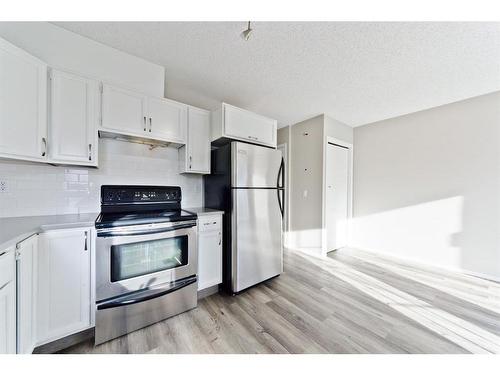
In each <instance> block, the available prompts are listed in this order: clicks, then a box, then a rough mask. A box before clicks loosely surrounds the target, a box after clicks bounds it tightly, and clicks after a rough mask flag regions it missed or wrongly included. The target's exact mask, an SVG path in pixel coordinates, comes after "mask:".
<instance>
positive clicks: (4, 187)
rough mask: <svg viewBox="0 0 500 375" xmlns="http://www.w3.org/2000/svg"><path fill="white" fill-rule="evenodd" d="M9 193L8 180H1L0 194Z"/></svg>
mask: <svg viewBox="0 0 500 375" xmlns="http://www.w3.org/2000/svg"><path fill="white" fill-rule="evenodd" d="M8 191H9V185H8V184H7V181H6V180H0V193H7V192H8Z"/></svg>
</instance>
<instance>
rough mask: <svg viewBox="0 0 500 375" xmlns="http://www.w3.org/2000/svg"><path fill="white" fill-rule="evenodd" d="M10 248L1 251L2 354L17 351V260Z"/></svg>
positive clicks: (0, 309)
mask: <svg viewBox="0 0 500 375" xmlns="http://www.w3.org/2000/svg"><path fill="white" fill-rule="evenodd" d="M9 250H10V251H9ZM9 250H7V251H0V354H15V353H16V260H15V255H14V253H15V252H14V250H13V249H9Z"/></svg>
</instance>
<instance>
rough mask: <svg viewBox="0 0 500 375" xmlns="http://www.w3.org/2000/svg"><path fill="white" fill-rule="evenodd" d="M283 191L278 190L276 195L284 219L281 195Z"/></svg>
mask: <svg viewBox="0 0 500 375" xmlns="http://www.w3.org/2000/svg"><path fill="white" fill-rule="evenodd" d="M283 191H284V190H283V189H276V194H277V195H278V205H279V207H280V212H281V217H282V218H283V215H284V213H283V202H282V200H281V193H282V192H283Z"/></svg>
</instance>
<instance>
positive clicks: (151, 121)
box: [149, 117, 153, 133]
mask: <svg viewBox="0 0 500 375" xmlns="http://www.w3.org/2000/svg"><path fill="white" fill-rule="evenodd" d="M152 127H153V119H152V118H151V117H150V118H149V132H150V133H151V128H152Z"/></svg>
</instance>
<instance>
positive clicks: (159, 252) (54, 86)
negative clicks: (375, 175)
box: [1, 24, 284, 353]
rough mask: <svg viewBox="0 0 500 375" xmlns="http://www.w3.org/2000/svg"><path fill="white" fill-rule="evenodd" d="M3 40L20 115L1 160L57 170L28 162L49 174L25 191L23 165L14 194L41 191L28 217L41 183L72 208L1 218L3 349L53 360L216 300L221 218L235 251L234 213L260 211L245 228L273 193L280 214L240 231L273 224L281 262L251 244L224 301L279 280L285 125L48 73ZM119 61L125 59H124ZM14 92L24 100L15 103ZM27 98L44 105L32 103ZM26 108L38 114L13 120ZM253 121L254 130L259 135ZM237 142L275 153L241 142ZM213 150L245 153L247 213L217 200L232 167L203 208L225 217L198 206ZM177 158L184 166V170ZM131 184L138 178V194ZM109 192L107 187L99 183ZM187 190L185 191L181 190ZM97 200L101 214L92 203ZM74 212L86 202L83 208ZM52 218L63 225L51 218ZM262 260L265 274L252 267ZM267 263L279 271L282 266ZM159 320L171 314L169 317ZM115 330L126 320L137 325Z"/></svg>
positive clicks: (43, 29) (241, 163)
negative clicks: (51, 355) (280, 135)
mask: <svg viewBox="0 0 500 375" xmlns="http://www.w3.org/2000/svg"><path fill="white" fill-rule="evenodd" d="M9 26H10V25H9ZM19 27H21V28H23V30H26V31H27V33H29V34H30V35H29V37H30V38H33V35H34V34H35V30H30V28H35V29H37V28H38V30H36V36H37V38H39V37H41V36H42V35H43V33H47V34H50V33H55V34H57V36H58V37H59V38H60V39H61V40H62V39H63V38H73V39H76V40H78V39H83V38H81V37H78V36H76V35H74V34H72V33H70V32H68V31H65V30H63V29H60V28H58V27H57V26H54V25H50V24H45V25H43V24H33V25H30V26H27V27H26V26H25V25H20V26H19ZM7 28H8V27H7ZM10 29H12V27H10ZM16 31H17V30H13V32H16ZM30 32H31V33H30ZM51 36H52V35H51ZM46 37H49V35H47V36H46ZM27 39H28V38H27ZM28 42H31V39H29V40H28ZM72 42H73V43H74V41H73V40H72ZM80 42H81V43H82V45H83V43H87V44H89V47H88V49H91V48H94V49H96V50H97V49H104V48H106V49H107V52H108V53H109V54H115V55H122V54H121V53H119V52H118V51H115V50H112V49H110V48H107V47H104V46H101V45H97V43H93V42H91V41H90V40H85V41H80ZM1 43H2V46H1V47H2V48H1V49H2V52H3V55H2V61H4V65H3V66H2V67H3V72H4V74H5V76H6V77H8V78H9V80H10V81H7V84H6V85H5V86H3V87H4V88H5V90H6V91H8V92H9V93H8V95H5V97H8V102H7V105H6V107H7V108H9V113H4V116H6V117H5V118H4V119H5V120H4V121H2V122H3V123H12V122H13V121H18V125H16V126H13V128H14V129H15V130H14V131H12V132H8V131H5V132H4V137H5V138H4V137H3V139H4V140H5V141H6V142H5V143H4V144H5V146H4V147H3V148H2V155H3V156H4V157H7V158H11V159H15V160H27V161H35V162H40V163H44V164H45V165H48V166H47V167H43V166H42V168H44V170H42V171H40V170H39V169H36V168H39V166H38V165H33V166H31V165H29V166H28V165H26V167H27V168H32V171H33V173H34V174H40V180H39V181H37V180H36V178H33V179H32V181H26V182H24V181H23V180H17V181H15V179H16V178H15V177H17V176H19V169H23V168H24V167H25V165H24V164H20V165H19V164H15V165H16V167H15V169H16V171H15V173H14V174H13V177H14V179H13V180H10V179H9V180H8V181H6V184H5V189H12V190H15V189H16V188H17V189H19V190H24V189H27V191H26V192H25V194H27V195H31V194H33V193H34V192H33V191H31V189H30V187H29V185H30V184H33V189H34V190H35V191H36V193H34V196H31V197H23V198H21V199H23V200H25V199H27V201H28V202H31V203H30V205H29V206H28V207H29V208H27V210H32V205H33V199H35V200H36V201H38V200H39V199H40V192H39V189H40V185H43V186H44V187H43V188H42V190H45V193H52V194H54V191H52V190H49V189H57V190H56V194H55V195H56V197H51V198H52V199H53V198H55V199H59V200H61V201H62V202H61V204H62V205H63V208H62V209H61V211H60V210H59V208H58V206H57V203H56V206H55V207H50V208H48V209H47V208H46V207H43V206H44V204H41V205H39V209H40V211H39V213H40V214H41V216H35V217H33V216H28V217H26V216H23V214H22V213H20V212H16V214H15V216H21V217H19V218H6V219H3V221H4V222H3V223H2V224H3V225H2V236H3V237H2V247H1V248H2V258H3V259H2V267H4V269H5V270H6V272H5V276H7V278H9V279H6V280H2V285H3V286H5V290H4V291H3V292H4V293H9V294H10V295H7V296H6V297H5V299H6V302H5V303H6V305H7V309H8V311H9V314H10V315H9V316H7V317H6V319H5V320H4V321H3V323H2V324H3V326H4V327H5V337H4V338H3V339H2V343H4V345H5V346H4V347H3V350H2V351H3V352H10V353H12V352H17V353H32V352H33V351H34V350H35V348H38V351H40V352H44V351H45V350H47V349H44V345H47V344H50V345H49V348H50V349H49V350H54V349H53V348H54V347H57V346H56V344H55V343H56V342H57V341H58V340H61V339H65V338H66V340H65V341H64V340H63V342H67V337H68V336H71V335H75V334H78V333H82V331H86V330H89V329H90V330H91V331H92V328H93V327H94V326H95V327H96V328H95V344H100V343H102V342H105V341H109V340H111V339H113V338H116V337H119V336H122V335H124V334H126V333H128V332H131V331H134V330H137V329H139V328H142V327H145V326H148V325H151V324H153V323H156V322H158V321H159V320H163V319H165V318H167V317H170V316H172V315H176V314H179V313H181V312H183V311H186V310H189V309H192V308H195V307H196V305H197V294H198V293H200V295H202V296H207V295H210V294H213V293H216V292H217V291H218V286H219V284H221V285H223V283H222V281H223V267H222V263H223V254H222V253H223V251H222V248H223V245H222V242H223V216H222V215H223V213H224V211H226V212H225V214H226V215H227V216H229V219H226V220H225V221H224V229H225V230H224V243H229V242H230V241H231V240H230V238H231V237H230V236H231V219H230V217H231V212H230V210H229V207H232V206H234V207H235V208H236V207H237V206H239V205H241V206H242V209H245V206H246V205H247V204H248V203H247V202H248V201H251V202H256V203H254V204H255V207H254V208H253V211H252V212H250V213H248V214H246V215H245V216H241V218H240V216H237V217H236V218H237V219H238V220H247V218H248V216H249V215H255V214H256V213H258V203H257V202H259V201H260V200H261V199H262V198H263V197H264V198H265V199H269V203H273V204H274V208H275V210H274V211H273V212H274V216H273V217H272V219H269V220H265V221H262V215H260V216H261V217H260V221H259V222H256V223H254V224H253V225H245V224H243V223H240V224H239V225H238V226H237V227H235V229H233V238H234V239H235V240H237V239H238V238H239V237H240V238H245V237H248V236H249V235H251V233H252V232H253V233H255V232H258V233H263V234H265V230H266V227H267V226H269V225H271V226H274V228H272V230H268V232H269V238H268V239H266V238H261V239H260V241H261V246H263V248H266V249H268V250H269V249H273V250H272V251H271V254H272V257H271V258H266V257H265V255H266V253H268V252H269V251H268V252H266V253H264V254H262V255H264V257H263V258H262V259H261V257H262V256H261V255H259V254H253V252H252V250H251V249H248V248H246V246H245V245H244V243H240V244H239V245H238V246H239V247H240V248H241V249H242V250H241V251H240V253H239V256H241V257H243V258H242V260H241V261H239V263H238V271H236V270H234V271H233V273H234V274H235V275H236V274H238V277H236V276H235V277H233V279H234V282H235V283H236V282H238V286H236V284H235V285H234V287H231V285H230V283H231V273H230V272H229V271H227V275H226V274H225V275H224V276H225V278H226V279H228V280H227V281H226V282H225V283H224V285H226V284H227V283H229V284H228V285H226V292H228V293H233V292H234V293H237V292H240V291H241V290H243V289H247V288H249V287H250V286H252V285H254V284H257V283H259V282H261V281H264V280H266V279H269V278H271V277H274V276H277V275H279V273H281V270H282V260H281V259H282V243H281V237H282V228H281V222H282V211H283V207H282V206H283V204H284V202H283V201H282V199H283V191H282V189H283V184H284V181H283V174H282V168H283V164H282V158H281V153H280V152H279V151H273V150H272V149H273V148H275V147H276V140H277V137H276V135H277V123H276V121H275V120H271V119H268V118H266V117H264V116H260V115H257V114H254V113H252V112H250V111H246V110H243V109H241V108H238V107H234V106H231V105H229V104H226V103H221V105H220V109H219V110H217V111H213V113H212V114H211V113H210V111H207V110H204V109H201V108H196V107H193V106H190V105H187V104H184V103H180V102H176V101H173V100H169V99H165V98H159V97H154V96H146V95H144V94H142V93H140V92H139V91H133V90H129V89H125V88H123V87H120V86H117V85H112V84H108V83H107V82H105V81H100V80H96V79H89V78H88V77H83V76H81V75H77V74H73V73H70V72H68V71H67V70H61V69H58V68H55V67H53V66H49V65H48V64H47V63H46V62H45V61H42V60H39V59H37V58H35V57H34V56H32V55H30V54H28V53H27V52H26V51H24V50H22V49H20V48H18V47H16V46H15V45H13V44H11V43H9V42H7V41H6V40H2V41H1ZM20 44H22V43H20ZM90 52H93V51H90ZM118 57H120V58H122V57H123V56H113V58H118ZM127 58H129V59H130V60H131V62H132V63H135V64H138V63H142V64H143V65H151V64H149V63H146V62H143V61H138V60H139V59H136V58H133V57H132V56H127ZM23 64H24V65H23ZM55 64H56V63H54V65H55ZM60 64H61V62H57V65H58V66H60ZM71 68H73V67H71ZM147 68H150V66H147ZM154 68H155V69H157V70H160V67H154ZM113 69H114V67H113ZM150 70H151V69H150ZM125 73H127V74H128V71H125ZM140 73H142V72H141V71H139V70H138V73H137V74H140ZM155 73H156V72H155ZM155 78H156V77H155ZM23 85H24V86H23ZM162 85H163V80H158V82H157V81H154V82H153V80H151V87H154V88H155V89H156V88H157V87H156V86H162ZM15 86H17V88H18V90H19V91H18V92H19V93H20V94H23V97H22V98H19V97H15V96H14V95H12V92H13V88H14V87H15ZM161 88H162V87H160V89H161ZM27 92H33V93H34V94H35V95H31V96H30V97H26V96H25V94H26V93H27ZM46 92H47V94H46ZM5 94H7V92H5ZM21 107H24V108H23V109H21ZM14 108H19V111H23V112H25V114H26V116H31V117H28V118H17V117H16V116H12V114H11V113H12V112H11V111H12V110H13V109H14ZM45 115H47V116H46V117H47V119H48V120H45ZM217 116H218V118H217ZM211 117H212V120H211ZM249 124H254V125H256V126H255V127H252V128H250V127H249V126H248V125H249ZM249 131H250V132H249ZM238 140H239V141H241V140H242V141H244V142H249V141H250V142H252V143H253V144H256V145H260V146H265V147H269V148H264V147H258V146H251V145H250V144H247V143H245V144H242V143H236V142H234V141H238ZM211 143H212V144H213V145H218V146H221V147H220V148H219V150H223V149H224V150H228V151H231V150H230V149H231V148H234V151H233V152H234V154H235V155H238V154H239V153H245V157H244V158H239V159H242V160H239V159H238V160H237V161H235V162H234V163H235V164H234V166H233V168H234V169H233V170H234V172H233V175H234V178H236V179H238V181H239V182H238V183H236V184H234V183H233V185H235V188H236V189H238V188H239V187H241V188H242V190H241V193H242V194H243V195H241V194H239V195H241V197H238V198H237V201H238V203H237V202H236V201H235V202H234V203H233V204H230V205H229V206H228V207H225V206H227V203H222V204H221V203H218V202H215V201H214V202H212V201H211V200H213V197H214V195H221V194H222V195H223V194H224V192H223V191H225V190H226V189H228V187H229V186H230V185H231V182H230V180H231V178H232V174H231V170H230V168H231V165H230V160H229V159H228V160H227V163H229V164H228V171H227V174H226V176H227V179H228V182H227V184H226V185H224V186H219V184H217V183H214V184H212V183H211V182H210V181H208V180H205V182H204V186H205V187H206V194H205V206H206V207H219V209H213V208H212V209H210V208H202V204H201V199H200V198H202V197H201V195H202V194H201V193H202V191H201V185H202V184H201V182H202V180H201V176H202V175H208V174H209V173H210V172H211V167H210V152H211V151H210V149H211ZM8 145H10V146H8ZM224 145H225V146H224ZM214 152H216V151H215V150H214ZM125 153H126V154H127V156H125V155H124V154H125ZM225 153H226V154H227V152H225ZM176 154H177V155H176ZM214 157H215V158H217V160H218V161H220V160H222V159H221V157H219V156H214ZM103 159H104V160H103ZM176 159H177V160H178V163H176V164H177V165H173V164H174V163H172V161H173V160H176ZM235 160H236V159H235ZM256 163H260V165H259V164H256ZM268 163H271V165H268ZM103 164H104V165H103ZM17 165H19V167H18V166H17ZM61 166H62V167H61ZM82 166H84V167H92V168H98V172H97V173H94V172H96V170H92V169H82V168H79V167H82ZM131 167H132V168H133V171H131V169H132V168H131ZM164 167H166V168H165V170H164V171H163V173H164V177H163V176H162V177H156V178H154V177H153V178H151V173H152V172H157V171H161V170H162V169H163V168H164ZM252 168H253V169H252ZM54 170H55V171H54ZM240 170H247V171H248V176H249V177H248V176H244V175H242V176H239V175H237V174H236V173H237V172H239V171H240ZM137 172H139V173H137ZM215 173H217V174H220V171H216V172H215ZM141 174H142V176H141ZM259 174H263V176H261V175H259ZM99 175H100V176H99ZM132 175H133V176H134V177H133V179H135V181H134V182H133V184H130V182H131V181H132ZM172 175H173V178H172V177H171V176H172ZM167 176H168V177H167ZM252 177H253V178H254V179H255V181H252ZM263 177H265V179H263ZM167 179H168V180H167ZM248 179H249V180H248ZM277 180H279V182H278V183H277V182H276V181H277ZM101 181H102V182H101ZM99 182H101V183H105V185H104V184H103V185H100V186H99V185H98V184H99ZM110 182H111V183H113V184H112V185H111V184H110ZM125 182H126V184H125ZM139 183H140V184H139ZM144 183H147V185H146V184H144ZM175 183H180V184H181V186H170V185H171V184H175ZM262 183H264V185H259V184H262ZM240 184H241V186H240ZM252 184H257V185H256V187H257V189H256V190H255V192H256V193H257V195H256V196H255V197H247V196H246V195H248V194H250V192H251V191H252V190H248V188H249V187H251V186H252ZM24 185H28V186H24ZM47 185H48V186H47ZM272 187H274V188H276V189H271V188H272ZM260 188H262V189H260ZM99 189H100V191H92V190H99ZM208 189H211V190H210V191H209V190H208ZM279 189H281V190H279ZM59 190H60V191H59ZM259 192H261V193H263V194H260V195H259V194H258V193H259ZM58 193H60V196H59V197H57V195H59V194H58ZM6 194H8V192H7V193H6ZM41 194H43V193H41ZM93 195H94V196H93ZM95 195H97V197H98V199H99V201H100V203H101V206H100V207H96V206H95V202H93V201H95V200H96V196H95ZM80 197H85V198H84V199H80ZM42 199H43V198H42ZM52 199H49V200H52ZM280 199H281V200H280ZM240 200H242V201H241V202H240ZM82 201H83V204H82ZM223 201H224V202H229V203H230V202H231V197H230V196H228V197H226V196H223ZM68 202H75V204H77V206H75V207H74V208H73V212H71V206H72V204H71V203H70V205H69V207H68ZM92 203H94V205H92ZM181 204H182V207H183V208H185V207H186V205H189V204H191V205H193V204H196V205H197V206H195V207H190V206H187V208H185V209H183V210H181ZM47 205H48V204H47ZM2 208H3V207H2ZM99 209H100V212H101V213H100V214H99V216H98V213H99ZM44 210H45V211H44ZM54 210H55V212H54ZM16 211H17V208H16ZM86 211H91V212H86ZM92 211H94V212H92ZM31 212H33V211H31ZM31 212H30V213H31ZM70 212H71V213H70ZM96 212H97V213H96ZM52 213H54V214H55V215H53V216H44V215H50V214H52ZM94 223H95V224H94ZM259 223H260V224H259ZM236 228H238V230H239V232H242V233H241V234H239V232H238V231H237V229H236ZM240 241H241V240H240ZM270 245H271V247H270ZM127 248H128V249H127ZM226 252H227V253H229V252H230V248H229V249H227V250H225V253H226ZM245 254H246V255H245ZM245 257H246V258H245ZM14 259H15V261H14ZM134 259H135V260H134ZM224 259H229V255H227V256H225V257H224ZM252 259H253V262H254V263H255V264H254V265H253V266H252V265H249V264H248V263H249V262H251V261H252ZM269 260H270V261H272V262H274V263H272V264H273V265H272V266H269V264H270V263H269ZM14 264H17V265H16V266H15V267H14ZM241 264H246V266H245V267H241ZM266 265H267V268H268V270H267V271H262V272H261V273H262V274H261V275H259V274H258V272H259V270H260V268H261V266H266ZM240 268H241V270H240ZM16 269H17V271H16ZM7 270H8V271H9V272H7ZM225 273H226V272H225ZM16 280H17V283H16ZM4 281H5V282H4ZM240 283H242V284H241V285H240ZM16 284H17V286H16ZM145 286H147V290H146V292H145ZM16 290H17V292H16ZM132 292H137V293H136V294H133V293H132ZM16 294H17V295H18V298H17V303H14V302H15V301H16V299H15V298H14V297H15V295H16ZM132 294H133V295H132ZM155 296H156V297H155ZM162 296H165V297H163V298H160V297H162ZM112 297H114V298H112ZM140 301H143V302H142V303H141V302H140ZM147 301H150V302H149V303H148V302H147ZM152 301H155V302H154V303H153V302H152ZM158 301H160V302H158ZM16 306H17V308H16ZM118 306H122V308H121V309H120V308H118ZM126 306H128V307H126ZM145 306H146V307H145ZM171 306H174V308H172V307H171ZM162 309H163V310H162ZM159 310H162V311H164V313H163V314H159V313H158V311H159ZM148 312H150V315H147V313H148ZM138 314H140V315H141V319H140V321H138V322H134V321H133V319H132V318H133V317H134V316H136V315H138ZM16 316H17V330H14V327H15V326H16V324H14V323H13V322H15V317H16ZM116 321H122V322H126V326H127V327H126V328H123V324H122V323H118V324H117V323H114V322H116ZM16 331H17V333H16ZM108 331H109V332H108ZM86 334H88V333H87V332H84V333H83V334H82V336H83V337H86V336H85V335H86ZM16 336H17V339H16ZM16 342H17V344H16ZM61 348H64V347H61Z"/></svg>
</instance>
